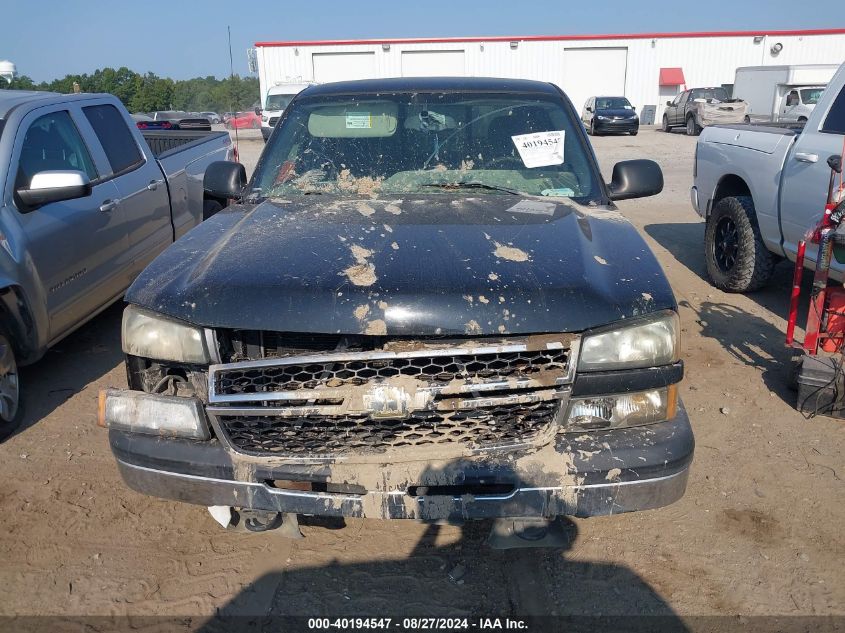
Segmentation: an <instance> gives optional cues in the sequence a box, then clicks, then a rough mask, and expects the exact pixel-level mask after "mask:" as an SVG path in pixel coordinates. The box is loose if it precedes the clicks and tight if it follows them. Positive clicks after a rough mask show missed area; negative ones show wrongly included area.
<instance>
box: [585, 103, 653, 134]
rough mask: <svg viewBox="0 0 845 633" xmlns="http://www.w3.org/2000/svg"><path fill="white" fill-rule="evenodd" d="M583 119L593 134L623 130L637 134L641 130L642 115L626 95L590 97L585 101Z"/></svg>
mask: <svg viewBox="0 0 845 633" xmlns="http://www.w3.org/2000/svg"><path fill="white" fill-rule="evenodd" d="M581 121H583V123H584V126H585V127H586V128H587V131H588V132H589V133H590V134H592V135H597V134H605V133H607V132H615V133H620V132H621V133H628V134H630V135H631V136H636V135H637V132H639V131H640V117H639V116H637V111H636V110H635V109H634V106H632V105H631V102H630V101H628V100H627V99H626V98H625V97H590V98H589V99H587V101H586V103H584V109H583V110H582V111H581Z"/></svg>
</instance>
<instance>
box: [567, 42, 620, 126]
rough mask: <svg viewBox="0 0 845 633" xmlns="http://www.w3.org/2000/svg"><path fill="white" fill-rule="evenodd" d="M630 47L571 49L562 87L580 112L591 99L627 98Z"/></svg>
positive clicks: (568, 52)
mask: <svg viewBox="0 0 845 633" xmlns="http://www.w3.org/2000/svg"><path fill="white" fill-rule="evenodd" d="M627 73H628V49H627V48H567V49H565V50H564V51H563V81H561V84H560V87H561V88H563V91H564V92H565V93H566V94H567V96H568V97H569V98H570V99H571V100H572V103H573V105H574V106H575V109H576V110H577V111H578V112H580V111H581V109H582V108H583V107H584V103H586V101H587V99H589V98H590V97H597V96H605V97H624V96H625V77H626V76H627Z"/></svg>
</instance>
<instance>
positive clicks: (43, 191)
mask: <svg viewBox="0 0 845 633" xmlns="http://www.w3.org/2000/svg"><path fill="white" fill-rule="evenodd" d="M15 193H17V195H18V198H20V200H21V202H23V203H24V204H25V205H26V206H27V207H29V208H30V209H35V208H37V207H40V206H43V205H45V204H50V203H51V202H61V201H62V200H75V199H77V198H84V197H86V196H90V195H91V182H90V181H89V180H88V176H87V175H85V173H84V172H81V171H75V170H56V171H39V172H38V173H36V174H35V175H33V176H32V180H31V181H30V183H29V188H28V189H23V188H21V189H18V190H17V191H16V192H15Z"/></svg>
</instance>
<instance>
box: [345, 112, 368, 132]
mask: <svg viewBox="0 0 845 633" xmlns="http://www.w3.org/2000/svg"><path fill="white" fill-rule="evenodd" d="M372 127H373V120H372V119H371V118H370V113H369V112H347V113H346V129H347V130H369V129H371V128H372Z"/></svg>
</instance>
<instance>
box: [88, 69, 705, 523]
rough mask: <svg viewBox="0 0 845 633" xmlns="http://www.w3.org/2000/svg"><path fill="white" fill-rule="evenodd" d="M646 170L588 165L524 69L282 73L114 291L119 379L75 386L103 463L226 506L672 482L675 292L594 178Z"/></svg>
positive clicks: (265, 513) (667, 487) (622, 193)
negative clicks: (303, 83) (250, 168)
mask: <svg viewBox="0 0 845 633" xmlns="http://www.w3.org/2000/svg"><path fill="white" fill-rule="evenodd" d="M662 186H663V177H662V174H661V172H660V168H659V167H658V166H657V165H656V164H655V163H653V162H651V161H644V160H635V161H626V162H622V163H619V164H617V165H616V166H615V167H614V170H613V178H612V181H611V182H610V184H609V185H606V184H605V183H604V182H603V181H602V179H601V175H600V173H599V170H598V167H597V165H596V161H595V157H594V155H593V152H592V150H591V148H590V146H589V143H588V140H587V137H586V135H585V133H584V130H583V127H582V126H581V125H580V123H579V120H578V116H577V114H576V113H575V111H574V110H573V108H572V105H571V104H570V102H569V100H568V99H567V98H566V97H565V95H564V94H563V93H562V92H561V91H560V89H558V88H557V87H556V86H553V85H550V84H545V83H539V82H532V81H520V80H503V79H481V78H473V79H466V78H462V79H436V78H432V79H391V80H378V81H375V80H374V81H357V82H343V83H335V84H325V85H321V86H312V87H309V88H307V89H306V90H304V91H303V92H302V93H300V94H299V95H298V96H297V97H296V98H295V99H294V101H293V102H292V104H291V105H290V106H289V108H288V109H287V111H286V113H285V116H284V118H283V119H282V120H281V121H280V122H279V124H278V127H277V128H276V133H275V134H273V136H272V138H271V139H270V141H269V143H268V144H267V146H266V148H265V150H264V152H263V154H262V155H261V158H260V160H259V163H258V166H257V168H256V171H255V173H254V175H253V176H252V178H251V180H249V182H247V181H246V177H245V172H244V169H243V168H242V167H241V166H239V165H231V164H226V163H222V164H219V165H213V166H211V167H210V168H209V171H208V173H207V175H206V178H205V187H206V189H207V190H208V191H209V192H210V193H213V195H214V196H218V197H224V198H235V199H237V200H239V201H240V202H239V204H235V205H233V206H230V207H229V208H227V209H226V210H224V211H223V212H221V213H218V214H217V215H216V216H215V217H213V218H211V219H210V220H208V221H206V222H204V223H203V224H202V225H200V226H199V227H198V228H196V229H194V230H192V231H191V232H190V233H189V234H188V235H186V236H185V237H183V238H182V239H180V240H179V241H178V242H177V243H176V244H175V245H173V246H172V247H171V248H169V249H168V250H167V251H166V252H165V253H163V254H162V255H161V256H159V257H158V258H157V259H156V260H155V261H154V262H153V263H152V264H151V265H150V266H149V267H148V268H147V269H146V271H145V272H144V273H142V275H141V276H140V278H139V279H138V280H137V281H136V282H135V283H134V284H133V285H132V287H131V288H130V290H129V292H128V293H127V295H126V300H127V301H128V303H129V306H128V307H127V309H126V312H125V315H124V321H123V348H124V351H125V353H126V355H127V356H126V363H127V369H128V376H129V390H117V389H114V390H107V391H104V392H103V393H102V394H101V402H100V422H101V424H102V425H104V426H107V427H109V439H110V442H111V447H112V450H113V452H114V455H115V457H116V458H117V464H118V467H119V469H120V472H121V474H122V476H123V478H124V480H125V481H126V483H127V484H128V485H129V486H131V487H132V488H134V489H136V490H138V491H141V492H144V493H148V494H151V495H155V496H159V497H165V498H170V499H176V500H180V501H186V502H190V503H197V504H202V505H207V506H216V508H214V509H213V512H212V513H213V514H214V515H215V517H216V518H218V520H220V521H221V523H223V524H225V525H227V526H230V527H231V526H235V525H236V524H238V523H239V522H240V523H241V524H242V525H246V527H247V528H249V529H252V530H259V529H266V528H269V527H280V526H287V527H289V528H290V527H291V526H293V527H294V529H295V526H296V516H297V515H300V514H301V515H324V516H356V517H376V518H391V519H400V518H405V519H420V520H441V519H447V520H462V519H467V518H485V517H486V518H490V517H535V518H551V517H555V516H557V515H577V516H592V515H606V514H616V513H620V512H627V511H632V510H642V509H647V508H654V507H658V506H662V505H666V504H668V503H671V502H673V501H675V500H677V499H678V498H680V497H681V496H682V495H683V493H684V490H685V487H686V481H687V473H688V468H689V465H690V462H691V460H692V455H693V444H694V443H693V437H692V432H691V429H690V424H689V421H688V418H687V415H686V413H685V411H684V408H683V405H682V404H681V401H680V399H679V397H678V382H679V381H680V380H681V378H682V376H683V365H682V361H681V360H680V359H679V348H678V337H679V324H678V314H677V305H676V301H675V298H674V296H673V294H672V291H671V289H670V287H669V284H668V283H667V280H666V278H665V276H664V275H663V272H662V271H661V269H660V266H659V265H658V263H657V261H656V260H655V258H654V256H653V254H652V253H651V252H650V251H649V249H648V247H647V246H646V244H645V243H644V242H643V240H642V239H641V237H640V236H639V235H638V233H637V232H636V230H635V229H634V228H633V227H632V226H631V225H630V224H629V223H628V222H627V221H626V220H625V219H624V218H623V217H622V216H621V215H620V214H619V213H618V211H617V210H616V208H615V207H614V203H613V201H614V200H622V199H626V198H633V197H637V196H647V195H653V194H656V193H658V192H660V191H661V189H662ZM221 510H223V512H222V514H221ZM221 517H222V518H221Z"/></svg>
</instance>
